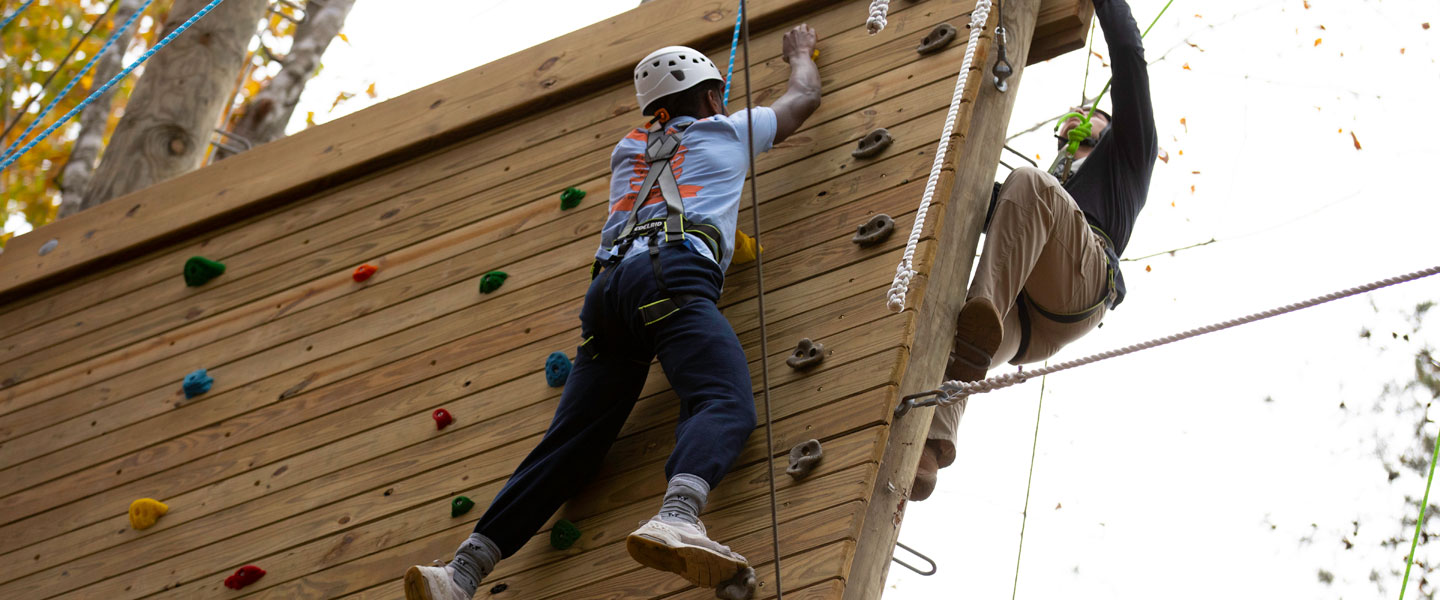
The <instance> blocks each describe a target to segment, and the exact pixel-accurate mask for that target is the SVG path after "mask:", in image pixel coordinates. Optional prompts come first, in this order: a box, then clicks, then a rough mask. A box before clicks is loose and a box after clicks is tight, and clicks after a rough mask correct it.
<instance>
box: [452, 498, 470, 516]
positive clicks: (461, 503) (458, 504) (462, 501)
mask: <svg viewBox="0 0 1440 600" xmlns="http://www.w3.org/2000/svg"><path fill="white" fill-rule="evenodd" d="M472 508H475V501H474V500H471V499H469V498H466V497H464V496H456V497H455V499H454V500H451V501H450V518H452V519H453V518H455V517H458V516H460V515H463V514H465V513H467V512H470V509H472Z"/></svg>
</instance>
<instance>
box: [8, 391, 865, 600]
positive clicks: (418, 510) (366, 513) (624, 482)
mask: <svg viewBox="0 0 1440 600" xmlns="http://www.w3.org/2000/svg"><path fill="white" fill-rule="evenodd" d="M548 408H550V409H551V410H553V406H549V407H548ZM871 414H872V415H875V414H876V413H875V412H874V411H871ZM879 416H880V418H881V420H882V421H883V415H879ZM543 417H544V418H543V419H542V420H541V421H540V423H539V424H538V425H537V426H533V427H531V428H530V431H531V432H533V433H536V434H538V433H539V432H541V431H543V428H544V424H545V421H546V420H548V412H547V414H545V415H543ZM875 422H876V421H870V423H872V424H873V423H875ZM862 423H863V421H862V420H858V419H853V418H852V419H851V420H850V421H849V422H837V423H835V424H834V425H832V426H831V429H829V430H827V432H826V433H829V434H830V435H832V436H838V435H839V434H841V433H843V432H845V431H847V430H851V429H854V428H856V427H858V426H860V425H861V424H862ZM506 426H507V427H508V426H510V425H509V424H508V423H507V424H506ZM777 426H778V424H777ZM785 427H786V428H787V429H788V430H797V429H798V428H799V427H803V424H802V423H794V422H792V423H790V424H787V425H786V426H785ZM668 437H670V432H669V431H667V430H663V429H662V430H655V431H653V432H650V433H649V434H648V435H643V436H638V437H636V438H634V439H631V440H627V442H628V443H630V444H657V443H660V442H661V440H664V439H666V438H668ZM537 439H538V438H537V437H531V438H527V439H526V440H525V441H524V443H521V444H509V445H505V446H502V447H500V448H498V449H495V450H492V451H488V452H484V453H482V454H480V455H478V456H474V457H471V458H469V459H467V460H464V461H462V462H460V463H456V464H452V465H445V466H437V467H428V468H422V467H420V466H418V465H415V463H414V462H409V463H406V462H401V463H398V464H399V465H401V466H403V467H405V468H404V469H403V470H401V471H398V472H396V474H397V475H401V476H404V477H405V478H404V479H401V480H387V479H383V477H385V475H386V473H379V472H376V473H371V474H370V477H369V483H368V485H367V487H371V488H372V489H369V490H368V491H366V492H365V493H362V494H359V495H354V496H351V497H348V498H347V497H346V496H345V495H343V494H344V492H338V491H337V490H336V489H334V486H332V485H330V483H329V480H328V478H327V480H326V481H325V482H324V483H323V486H322V488H321V489H314V490H309V491H307V492H306V497H314V496H320V497H325V498H330V499H331V500H332V501H331V502H327V503H325V504H322V505H319V506H313V507H308V508H305V507H300V506H291V505H289V504H288V503H284V502H282V501H281V499H279V498H276V499H273V500H268V501H267V502H265V503H263V504H261V505H260V506H259V508H263V509H266V510H270V511H271V512H274V511H276V510H277V509H288V510H286V511H285V512H286V513H287V514H292V515H293V516H291V517H290V518H287V519H284V520H282V521H278V522H274V523H271V524H268V525H265V526H263V527H259V528H256V529H252V530H249V531H246V532H244V533H241V534H233V535H217V534H218V533H219V532H212V531H211V530H210V529H208V528H205V527H196V526H192V527H188V528H186V530H185V531H180V532H178V533H179V534H184V535H180V536H176V535H171V536H169V537H168V540H169V541H171V542H183V541H186V538H187V537H188V538H195V539H194V540H191V541H192V542H198V543H200V544H210V542H213V541H215V540H216V539H223V540H225V542H224V543H223V544H210V545H208V546H205V547H203V548H198V549H195V548H187V550H186V551H185V553H183V554H180V553H178V552H175V551H166V550H165V548H166V547H167V545H166V544H164V543H163V542H164V541H165V540H163V539H162V540H159V541H157V542H156V543H151V541H152V539H155V538H152V537H150V536H147V537H145V538H142V539H141V540H140V543H138V544H134V545H131V546H127V547H126V548H125V552H126V554H127V555H129V556H134V555H136V554H139V555H143V556H146V557H147V558H149V559H151V560H155V559H159V558H163V557H171V556H173V557H174V558H172V559H168V560H162V561H160V562H155V563H152V564H150V565H148V566H144V567H140V566H139V565H136V564H135V562H134V561H133V560H132V559H129V558H128V556H126V555H119V554H115V553H103V554H100V555H92V556H90V557H88V558H87V559H84V560H80V561H71V562H68V563H67V564H64V565H61V566H59V567H56V568H54V569H51V570H50V571H49V572H47V573H45V574H42V575H43V576H41V577H32V578H27V579H25V580H22V581H17V582H15V583H13V584H9V585H6V586H4V587H3V588H0V589H3V590H4V591H5V592H6V593H7V595H8V594H9V593H12V592H19V593H21V594H22V595H23V594H24V593H25V592H27V591H32V592H33V591H37V590H42V589H43V590H47V591H48V592H49V593H56V592H59V591H62V589H61V586H64V588H63V589H64V590H69V589H74V588H76V587H80V586H81V585H84V584H86V583H88V582H91V581H95V580H99V579H105V578H107V577H112V576H115V577H114V578H111V579H107V580H106V581H103V582H101V583H100V584H98V585H92V586H88V587H85V588H84V591H83V595H85V596H86V597H90V596H104V597H107V598H109V597H117V596H125V597H129V595H130V594H143V593H146V592H147V590H148V591H158V590H159V589H160V588H161V587H163V586H165V585H166V584H167V582H171V583H175V582H188V581H189V579H188V578H190V577H201V576H203V575H205V574H208V573H210V572H211V571H212V570H213V569H214V566H215V565H216V564H228V563H230V562H249V561H253V560H256V559H257V558H258V557H264V556H268V555H269V554H271V553H274V552H278V551H281V550H284V549H286V548H290V547H292V546H295V545H298V544H302V543H309V542H311V540H321V539H322V538H324V539H325V540H330V539H332V538H342V537H343V539H346V540H350V541H348V542H347V543H345V544H341V545H340V546H336V544H335V543H334V542H333V541H324V540H322V541H320V542H317V543H312V544H310V545H311V546H313V547H314V548H316V549H317V551H316V552H313V553H311V554H310V555H308V556H309V560H308V562H307V560H306V559H303V558H301V557H297V556H296V552H295V551H293V550H292V551H289V552H287V559H286V563H287V564H293V565H295V567H296V568H306V567H310V566H313V565H317V564H335V563H338V562H343V561H345V560H348V559H349V558H352V557H353V555H352V554H351V553H352V552H354V551H358V550H359V549H361V548H364V547H366V546H367V544H368V543H369V542H368V541H367V540H370V539H376V540H381V541H382V542H383V543H386V544H398V543H402V542H404V541H408V540H410V539H413V538H416V537H420V536H422V535H424V534H427V533H430V532H433V531H439V530H442V529H445V528H447V527H450V526H453V525H454V524H455V522H456V521H457V520H459V521H462V522H463V521H464V520H465V519H452V518H450V517H449V512H448V511H447V510H445V508H446V507H447V504H446V503H447V502H448V499H449V496H448V495H446V494H447V492H448V491H449V490H462V492H463V493H466V494H470V495H472V496H474V497H476V498H480V499H483V498H487V497H491V496H493V495H494V494H495V493H497V492H498V491H499V488H500V486H501V485H502V484H503V483H504V480H503V478H504V477H505V476H506V475H508V473H509V469H510V468H513V466H514V465H515V464H518V462H519V461H520V459H521V458H523V457H524V455H525V454H526V453H528V451H529V449H530V448H531V447H533V445H534V443H535V441H537ZM468 442H469V440H467V443H468ZM857 444H858V445H857ZM830 445H835V446H836V457H835V464H834V465H833V466H831V467H830V468H829V470H827V471H826V472H827V473H828V472H832V471H838V470H842V469H845V468H848V467H849V466H851V465H855V464H859V463H860V462H864V461H868V460H873V456H871V455H870V454H869V452H870V450H871V449H872V448H873V447H874V442H873V440H872V441H869V442H864V443H860V442H855V443H851V442H848V441H839V442H836V443H835V444H830ZM852 446H853V448H854V450H847V449H846V448H850V447H852ZM746 450H747V454H748V455H749V456H750V457H751V459H752V460H750V461H749V462H750V463H753V462H755V461H756V460H760V461H763V460H764V453H763V450H764V438H763V437H761V436H752V439H751V440H750V442H749V443H748V444H747V449H746ZM447 451H448V449H447ZM661 460H663V455H661V456H654V457H650V458H649V459H648V460H646V461H645V463H644V464H642V465H631V466H632V467H635V468H631V469H628V470H622V471H619V472H617V473H615V474H614V475H613V476H612V477H609V478H607V479H611V480H612V481H611V483H612V484H613V485H606V486H603V488H611V489H614V490H617V491H620V493H613V494H604V495H599V496H597V495H594V494H591V495H590V496H589V497H584V496H582V498H580V499H578V500H580V501H581V504H578V505H577V503H575V502H572V503H571V509H570V512H571V516H572V517H573V518H574V519H576V520H577V522H585V520H584V519H585V518H588V517H590V516H593V515H602V514H606V513H608V512H609V511H611V510H613V509H615V508H618V507H622V506H628V505H631V504H634V503H635V502H636V501H638V502H640V505H637V506H635V508H634V510H631V511H629V512H628V513H626V514H625V515H624V516H623V518H620V519H618V520H617V519H615V518H610V517H607V518H610V520H611V521H614V522H618V523H620V525H619V526H620V527H633V522H634V520H635V519H636V518H640V519H643V518H644V516H643V515H641V516H636V515H635V514H630V513H633V512H635V511H636V510H638V511H641V512H643V511H646V510H648V511H653V510H654V509H655V506H654V498H652V497H651V496H657V497H658V495H659V494H661V493H662V492H663V486H664V481H663V478H657V477H656V476H655V473H654V469H655V466H656V463H658V462H660V461H661ZM612 464H613V461H612ZM745 464H746V463H738V464H737V476H738V475H739V474H741V473H745V472H746V471H745V470H744V468H743V466H744V465H745ZM641 467H644V468H641ZM656 479H659V481H658V483H657V482H656V481H655V480H656ZM749 479H753V477H750V478H748V479H745V480H747V481H748V480H749ZM787 479H788V478H787ZM467 480H473V481H474V482H475V483H467ZM482 483H483V485H481V484H482ZM476 485H480V487H479V489H474V491H473V492H471V491H470V490H471V489H473V488H475V486H476ZM656 485H659V486H660V489H658V490H657V489H655V486H656ZM846 485H847V486H850V488H849V489H850V490H851V491H850V493H851V494H854V495H855V496H858V495H859V494H860V493H862V492H863V491H864V489H865V488H868V483H867V484H866V485H863V486H857V485H855V484H853V483H848V484H846ZM807 487H809V486H807ZM589 489H590V490H597V489H602V487H601V486H600V485H597V486H594V487H591V488H589ZM724 489H726V490H727V491H728V495H727V494H717V497H716V501H717V503H716V506H717V507H723V506H725V505H726V504H727V502H729V501H730V500H733V499H734V497H733V494H734V492H735V491H736V488H735V487H733V486H730V487H727V488H724ZM746 489H747V490H749V492H748V493H749V496H746V497H751V496H754V495H758V494H759V493H760V492H762V491H764V486H762V485H760V484H759V483H758V482H753V481H751V482H750V483H749V484H748V487H747V488H746ZM381 490H385V491H388V492H391V493H389V494H382V493H381ZM837 493H838V492H837V490H835V489H827V490H826V495H830V496H833V495H836V494H837ZM808 494H809V495H807V496H803V497H796V498H794V499H793V500H795V501H797V502H799V501H802V500H803V501H804V503H805V504H809V503H811V502H814V501H815V500H816V499H817V498H821V497H825V496H815V495H814V492H808ZM641 505H643V508H642V507H641ZM766 510H767V511H768V504H767V505H766ZM476 515H478V513H475V514H472V515H470V517H469V518H471V519H473V518H474V517H475V516H476ZM167 516H168V515H167ZM224 516H225V517H226V518H227V519H229V520H238V521H242V522H245V523H250V522H251V521H252V519H253V518H254V515H251V514H249V513H247V512H236V511H228V512H227V514H226V515H224ZM377 519H380V522H379V523H376V522H375V521H376V520H377ZM347 524H353V525H348V526H347ZM360 524H366V525H364V526H362V527H360V528H359V529H356V528H355V526H356V525H360ZM197 525H198V524H197ZM229 529H235V527H234V526H232V527H230V528H229ZM593 530H594V528H592V527H587V531H593ZM626 532H628V529H627V530H626ZM620 535H623V533H621V534H620ZM372 536H376V537H373V538H372ZM588 537H589V536H587V538H588ZM608 541H614V540H608ZM544 547H545V544H544V542H542V543H540V544H536V545H533V546H532V548H544ZM332 548H333V549H332ZM352 548H353V549H354V550H352ZM325 550H329V551H328V552H322V551H325ZM577 551H578V550H577ZM161 552H163V553H161ZM549 554H550V555H551V556H550V558H551V559H553V558H554V556H553V555H554V554H555V553H553V552H552V553H549ZM322 557H323V558H322ZM514 562H516V564H524V562H523V561H514ZM61 569H64V570H66V571H72V572H75V573H83V574H84V575H83V580H78V579H79V578H76V577H74V576H71V577H65V576H64V575H62V572H61ZM277 581H280V580H278V579H277ZM121 587H124V588H127V589H123V590H122V589H121Z"/></svg>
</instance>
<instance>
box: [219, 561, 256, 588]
mask: <svg viewBox="0 0 1440 600" xmlns="http://www.w3.org/2000/svg"><path fill="white" fill-rule="evenodd" d="M264 576H265V570H264V569H261V568H260V567H257V566H255V565H245V566H243V567H240V568H239V569H236V570H235V574H234V575H231V576H229V577H226V578H225V587H228V588H230V589H232V590H238V589H240V588H243V587H245V586H247V585H250V584H252V583H255V582H257V581H260V578H261V577H264Z"/></svg>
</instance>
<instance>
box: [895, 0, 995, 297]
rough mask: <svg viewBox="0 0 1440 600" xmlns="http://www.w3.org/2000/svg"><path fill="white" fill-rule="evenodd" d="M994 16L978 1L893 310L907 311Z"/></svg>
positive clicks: (899, 270) (897, 270)
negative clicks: (964, 101)
mask: <svg viewBox="0 0 1440 600" xmlns="http://www.w3.org/2000/svg"><path fill="white" fill-rule="evenodd" d="M989 17H990V0H980V1H979V2H977V3H975V12H973V13H971V15H970V41H969V42H968V43H967V44H966V45H965V59H964V60H963V61H961V63H960V75H959V76H958V77H957V78H956V79H955V96H954V97H953V98H951V100H950V112H948V113H946V115H945V128H944V129H943V130H942V131H941V132H940V145H939V148H937V149H936V150H935V164H934V166H932V167H931V168H930V179H929V180H928V181H926V182H925V195H924V196H922V197H921V198H920V209H919V210H917V211H916V212H915V225H914V226H913V227H911V228H910V240H909V241H908V242H906V243H905V254H904V256H903V257H902V258H901V259H900V265H899V266H898V267H896V268H895V280H894V281H893V282H891V283H890V292H889V298H890V300H889V306H890V310H892V311H895V312H897V313H898V312H901V311H903V310H905V295H906V294H907V293H909V291H910V280H911V279H912V278H914V277H915V248H916V247H917V246H919V245H920V232H921V231H922V230H924V229H925V215H926V213H928V212H930V202H931V200H933V199H934V198H935V188H936V187H937V186H938V185H940V171H941V169H942V168H943V167H944V166H945V150H946V147H947V146H948V145H949V143H950V136H951V135H953V134H954V133H955V121H956V119H957V118H959V116H960V100H961V98H963V97H964V96H965V87H966V86H965V84H966V82H968V81H969V80H970V65H971V64H972V63H973V62H974V61H975V47H976V46H978V45H979V43H978V42H979V40H980V32H982V31H984V30H985V22H986V21H987V20H988V19H989Z"/></svg>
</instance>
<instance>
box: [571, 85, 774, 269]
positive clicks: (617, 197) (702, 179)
mask: <svg viewBox="0 0 1440 600" xmlns="http://www.w3.org/2000/svg"><path fill="white" fill-rule="evenodd" d="M751 119H752V120H753V121H754V125H755V138H754V142H753V143H754V147H755V152H756V154H759V153H761V152H766V151H768V150H770V148H771V146H773V145H774V143H775V128H776V121H775V111H774V110H771V109H770V108H768V107H759V108H755V109H754V110H753V111H751ZM692 121H693V123H692V124H691V125H690V127H689V129H686V130H685V133H684V135H683V136H682V137H681V138H680V142H681V144H680V148H679V150H677V151H676V152H675V157H674V158H673V159H672V160H671V161H670V166H671V168H672V169H673V170H674V172H675V180H676V181H677V182H678V183H679V185H680V195H681V197H682V198H683V199H684V202H685V216H686V217H687V218H688V219H690V220H691V221H695V222H704V223H708V224H711V225H714V226H716V227H718V228H720V232H721V234H722V235H723V236H724V237H725V239H724V240H723V242H722V243H723V244H724V245H725V248H724V255H725V260H724V261H716V262H717V263H718V264H719V265H720V270H721V271H724V270H725V269H726V268H727V267H729V266H730V258H731V256H733V255H734V253H735V222H736V220H738V219H739V216H740V197H741V195H742V193H743V191H744V189H745V173H746V171H748V170H749V157H748V156H747V155H746V154H745V141H744V140H745V138H746V135H745V133H746V123H745V121H746V119H745V111H740V112H738V113H736V114H733V115H729V116H722V115H715V116H713V117H707V118H704V119H700V120H695V119H694V118H691V117H676V118H675V119H673V120H671V121H670V123H669V124H667V128H669V129H670V130H672V131H673V130H674V127H675V126H676V125H678V124H681V123H686V122H692ZM647 138H648V136H647V135H646V131H645V130H644V129H636V130H634V131H632V132H630V133H629V134H628V135H626V136H625V139H622V140H620V143H619V144H616V145H615V151H614V152H612V153H611V154H610V173H611V175H610V216H609V218H608V219H606V221H605V227H604V229H603V230H601V233H600V249H599V251H597V252H596V253H595V256H596V258H599V259H601V260H606V259H609V258H612V257H613V254H612V253H611V251H610V248H611V246H613V245H614V244H615V238H617V237H619V235H620V230H621V229H623V228H624V226H625V221H626V220H627V219H629V218H630V211H631V209H632V207H633V206H634V204H635V197H636V195H637V194H638V193H639V191H640V185H641V184H642V183H644V181H645V175H646V174H648V173H649V171H650V165H649V163H648V162H646V161H645V145H646V140H647ZM664 216H665V199H664V197H663V196H662V195H661V193H660V186H659V185H658V184H656V185H655V186H654V188H653V189H652V190H651V193H650V197H649V198H648V201H647V202H645V203H643V205H642V206H641V207H640V215H639V218H638V220H637V222H638V223H644V222H645V221H648V220H650V219H657V218H663V217H664ZM685 238H686V240H685V241H686V243H687V244H689V245H690V246H691V247H692V248H694V249H695V251H696V252H699V253H700V254H701V255H702V256H705V257H707V258H709V259H710V260H716V257H715V256H712V255H711V253H710V249H709V247H708V246H706V245H705V243H704V241H702V240H701V239H700V238H698V237H696V236H694V235H693V234H686V236H685ZM647 247H648V240H646V239H639V240H636V241H635V243H634V245H633V246H631V250H630V253H629V254H628V255H627V256H634V255H635V254H636V253H637V251H640V250H643V249H645V248H647Z"/></svg>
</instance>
